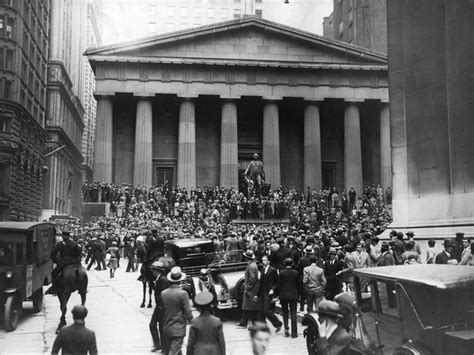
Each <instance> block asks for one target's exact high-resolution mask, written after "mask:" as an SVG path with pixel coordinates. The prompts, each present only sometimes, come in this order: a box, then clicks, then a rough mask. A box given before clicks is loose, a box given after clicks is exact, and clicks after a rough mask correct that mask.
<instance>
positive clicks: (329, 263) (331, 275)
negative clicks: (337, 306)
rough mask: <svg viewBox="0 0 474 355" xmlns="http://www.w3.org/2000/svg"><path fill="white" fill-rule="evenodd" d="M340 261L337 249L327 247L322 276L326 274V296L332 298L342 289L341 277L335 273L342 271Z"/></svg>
mask: <svg viewBox="0 0 474 355" xmlns="http://www.w3.org/2000/svg"><path fill="white" fill-rule="evenodd" d="M342 269H343V265H342V262H341V261H339V259H338V258H337V250H336V248H334V247H330V248H329V260H326V261H325V262H324V276H326V298H327V299H328V300H333V299H334V297H335V296H336V295H337V294H338V293H340V292H341V291H342V279H341V278H340V277H339V276H338V275H337V273H338V272H339V271H342Z"/></svg>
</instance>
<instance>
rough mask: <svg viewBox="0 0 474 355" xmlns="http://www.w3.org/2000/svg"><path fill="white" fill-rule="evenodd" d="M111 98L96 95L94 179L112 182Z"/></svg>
mask: <svg viewBox="0 0 474 355" xmlns="http://www.w3.org/2000/svg"><path fill="white" fill-rule="evenodd" d="M112 118H113V117H112V99H111V98H110V97H108V96H101V97H97V118H96V133H95V147H94V152H95V157H94V180H95V181H101V182H109V183H111V182H112Z"/></svg>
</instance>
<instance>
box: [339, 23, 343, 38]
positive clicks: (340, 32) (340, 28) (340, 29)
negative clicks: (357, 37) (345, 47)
mask: <svg viewBox="0 0 474 355" xmlns="http://www.w3.org/2000/svg"><path fill="white" fill-rule="evenodd" d="M343 34H344V22H342V21H341V22H339V37H342V35H343Z"/></svg>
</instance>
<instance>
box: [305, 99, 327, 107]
mask: <svg viewBox="0 0 474 355" xmlns="http://www.w3.org/2000/svg"><path fill="white" fill-rule="evenodd" d="M303 102H304V104H305V105H316V106H319V105H321V104H322V103H323V102H324V99H322V100H320V99H304V100H303Z"/></svg>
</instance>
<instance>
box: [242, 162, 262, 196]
mask: <svg viewBox="0 0 474 355" xmlns="http://www.w3.org/2000/svg"><path fill="white" fill-rule="evenodd" d="M244 175H245V179H246V180H247V181H248V182H249V181H251V183H252V184H253V189H254V191H255V193H256V194H260V192H261V189H262V186H263V183H264V181H265V172H264V171H263V163H262V161H261V160H260V159H259V156H258V154H257V153H255V154H254V155H253V160H252V161H251V162H250V163H249V166H248V167H247V169H246V170H245V173H244ZM249 190H250V189H249ZM249 197H250V196H249Z"/></svg>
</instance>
